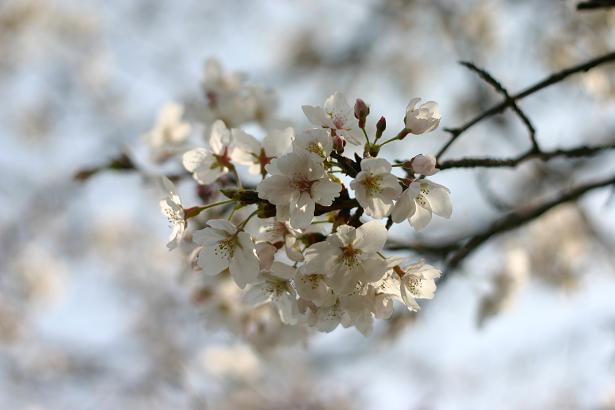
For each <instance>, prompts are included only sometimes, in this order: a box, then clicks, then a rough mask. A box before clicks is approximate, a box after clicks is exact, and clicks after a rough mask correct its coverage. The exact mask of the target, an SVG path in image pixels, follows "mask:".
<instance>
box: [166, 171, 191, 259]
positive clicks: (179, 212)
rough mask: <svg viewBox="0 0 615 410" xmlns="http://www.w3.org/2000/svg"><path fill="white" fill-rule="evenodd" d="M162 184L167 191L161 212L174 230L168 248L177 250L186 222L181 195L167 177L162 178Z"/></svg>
mask: <svg viewBox="0 0 615 410" xmlns="http://www.w3.org/2000/svg"><path fill="white" fill-rule="evenodd" d="M160 184H161V186H162V189H163V190H164V191H165V194H166V196H165V198H164V199H162V200H160V211H161V212H162V213H163V214H164V215H165V216H166V217H167V218H168V219H169V224H170V227H171V229H172V231H171V236H170V237H169V243H168V244H167V248H169V249H171V250H172V249H175V248H176V247H177V245H178V244H179V242H180V241H181V240H182V238H183V236H184V232H185V230H186V221H185V219H184V208H183V206H182V203H181V199H180V198H179V195H177V193H176V190H175V184H173V182H171V180H170V179H169V178H167V177H162V178H161V181H160Z"/></svg>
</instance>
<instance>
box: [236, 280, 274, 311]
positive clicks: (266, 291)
mask: <svg viewBox="0 0 615 410" xmlns="http://www.w3.org/2000/svg"><path fill="white" fill-rule="evenodd" d="M272 298H273V291H272V288H271V285H269V283H268V282H261V283H257V284H256V285H253V286H251V287H250V288H249V289H248V290H247V291H246V293H245V294H244V295H243V302H244V303H245V304H247V305H250V306H259V305H262V304H264V303H267V302H270V301H271V299H272Z"/></svg>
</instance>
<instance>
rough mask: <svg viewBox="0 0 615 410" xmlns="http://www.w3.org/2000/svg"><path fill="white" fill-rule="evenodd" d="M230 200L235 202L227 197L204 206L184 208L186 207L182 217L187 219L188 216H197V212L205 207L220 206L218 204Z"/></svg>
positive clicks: (229, 201)
mask: <svg viewBox="0 0 615 410" xmlns="http://www.w3.org/2000/svg"><path fill="white" fill-rule="evenodd" d="M232 202H235V200H234V199H227V200H225V201H220V202H214V203H213V204H208V205H205V206H193V207H192V208H186V209H184V219H186V220H188V219H190V218H193V217H195V216H197V215H198V214H200V213H201V212H203V211H204V210H206V209H209V208H214V207H216V206H220V205H226V204H230V203H232Z"/></svg>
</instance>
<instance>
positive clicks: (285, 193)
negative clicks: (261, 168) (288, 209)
mask: <svg viewBox="0 0 615 410" xmlns="http://www.w3.org/2000/svg"><path fill="white" fill-rule="evenodd" d="M256 191H257V192H258V197H259V198H262V199H266V200H268V201H269V202H271V203H272V204H274V205H286V204H288V202H289V201H290V198H291V195H292V194H293V192H294V188H292V187H291V185H290V180H289V179H288V178H287V177H285V176H282V175H272V176H269V177H267V178H265V179H263V180H262V181H261V182H260V183H259V184H258V185H257V187H256Z"/></svg>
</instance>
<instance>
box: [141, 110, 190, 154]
mask: <svg viewBox="0 0 615 410" xmlns="http://www.w3.org/2000/svg"><path fill="white" fill-rule="evenodd" d="M183 114H184V107H183V106H181V105H180V104H177V103H175V102H171V103H168V104H166V105H165V106H164V107H163V108H162V110H161V111H160V113H159V114H158V118H157V119H156V124H155V125H154V128H152V130H151V131H149V132H148V133H147V134H145V138H146V140H147V143H148V144H149V146H150V148H151V149H152V151H153V152H154V153H155V155H156V156H157V157H164V156H165V155H168V154H172V153H174V152H175V151H176V150H177V149H178V148H180V147H181V146H182V145H183V144H184V143H185V142H186V140H187V139H188V135H189V134H190V124H188V123H187V122H184V121H182V116H183Z"/></svg>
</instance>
